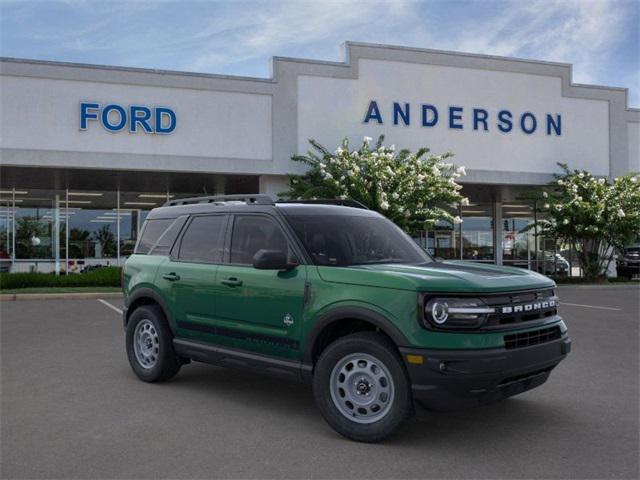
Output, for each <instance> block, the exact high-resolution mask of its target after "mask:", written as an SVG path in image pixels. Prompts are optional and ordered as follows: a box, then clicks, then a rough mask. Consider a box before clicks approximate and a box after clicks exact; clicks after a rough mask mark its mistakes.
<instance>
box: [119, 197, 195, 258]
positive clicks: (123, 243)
mask: <svg viewBox="0 0 640 480" xmlns="http://www.w3.org/2000/svg"><path fill="white" fill-rule="evenodd" d="M191 196H193V194H192V195H191ZM170 198H173V195H172V194H169V193H167V192H121V193H120V215H121V216H120V257H121V258H122V259H123V261H124V258H126V257H128V256H129V255H131V254H132V253H133V249H134V247H135V246H136V242H137V240H138V237H139V235H140V230H141V229H142V224H143V223H144V221H145V220H146V218H147V215H148V214H149V212H150V211H151V209H153V208H156V207H160V206H162V205H163V204H164V203H165V202H166V201H167V200H168V199H170Z"/></svg>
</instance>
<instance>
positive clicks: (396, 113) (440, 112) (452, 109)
mask: <svg viewBox="0 0 640 480" xmlns="http://www.w3.org/2000/svg"><path fill="white" fill-rule="evenodd" d="M385 121H386V122H387V123H389V122H391V123H392V124H393V125H407V126H409V125H411V124H412V122H414V123H417V124H418V125H421V126H423V127H427V128H429V127H435V126H436V125H437V124H438V123H439V122H442V123H443V124H444V125H446V126H448V127H449V128H450V129H453V130H465V129H468V130H476V131H484V132H488V131H492V130H494V129H497V130H498V131H500V132H502V133H510V132H512V131H513V130H514V129H519V130H520V131H522V132H523V133H525V134H526V135H532V134H534V133H543V134H546V135H553V136H558V137H559V136H561V135H562V115H560V114H559V113H546V114H544V115H536V114H534V113H532V112H522V113H513V112H511V111H510V110H506V109H504V110H497V111H495V112H489V110H487V109H485V108H481V107H472V108H465V107H461V106H447V107H444V108H443V107H437V106H435V105H431V104H428V103H423V104H420V105H412V104H410V103H401V102H393V103H392V104H391V105H390V107H387V108H385V107H384V106H383V107H380V106H379V105H378V102H377V101H376V100H371V101H370V102H369V106H368V107H367V111H366V113H365V115H364V123H373V124H379V125H383V124H384V123H385Z"/></svg>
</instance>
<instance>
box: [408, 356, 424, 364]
mask: <svg viewBox="0 0 640 480" xmlns="http://www.w3.org/2000/svg"><path fill="white" fill-rule="evenodd" d="M407 362H409V363H413V364H414V365H422V364H423V363H424V358H423V357H422V355H407Z"/></svg>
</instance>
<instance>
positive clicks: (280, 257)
mask: <svg viewBox="0 0 640 480" xmlns="http://www.w3.org/2000/svg"><path fill="white" fill-rule="evenodd" d="M297 266H298V264H297V263H289V262H287V254H286V253H284V252H283V251H281V250H266V249H262V250H258V251H257V252H256V254H255V255H254V256H253V267H254V268H257V269H258V270H291V269H292V268H295V267H297Z"/></svg>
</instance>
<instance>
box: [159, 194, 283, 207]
mask: <svg viewBox="0 0 640 480" xmlns="http://www.w3.org/2000/svg"><path fill="white" fill-rule="evenodd" d="M224 202H244V203H246V204H247V205H273V199H272V198H271V197H270V196H269V195H260V194H255V195H210V196H205V197H190V198H177V199H175V200H169V201H168V202H166V203H165V204H164V205H163V207H175V206H178V205H193V204H197V203H224Z"/></svg>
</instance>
